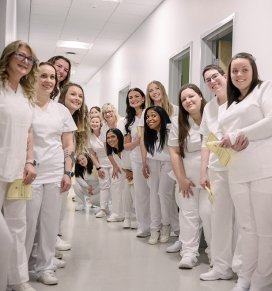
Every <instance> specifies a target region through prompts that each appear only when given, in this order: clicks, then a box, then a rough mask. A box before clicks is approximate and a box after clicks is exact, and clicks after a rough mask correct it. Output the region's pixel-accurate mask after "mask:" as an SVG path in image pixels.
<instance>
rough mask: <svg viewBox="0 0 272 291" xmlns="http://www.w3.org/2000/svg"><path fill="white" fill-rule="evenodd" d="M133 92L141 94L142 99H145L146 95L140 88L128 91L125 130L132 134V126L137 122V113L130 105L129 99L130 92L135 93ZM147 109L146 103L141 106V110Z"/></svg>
mask: <svg viewBox="0 0 272 291" xmlns="http://www.w3.org/2000/svg"><path fill="white" fill-rule="evenodd" d="M133 91H136V92H138V93H140V95H141V96H142V97H144V99H145V94H144V92H143V91H142V90H141V89H139V88H132V89H130V90H128V92H127V98H126V103H127V109H126V113H127V114H126V125H125V129H126V132H127V133H129V132H130V126H131V125H132V124H133V123H134V121H135V116H136V111H135V109H134V108H133V107H131V106H130V105H129V98H128V95H129V93H130V92H133ZM144 108H145V102H143V104H142V105H141V109H144Z"/></svg>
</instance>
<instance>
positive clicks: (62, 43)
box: [57, 40, 92, 50]
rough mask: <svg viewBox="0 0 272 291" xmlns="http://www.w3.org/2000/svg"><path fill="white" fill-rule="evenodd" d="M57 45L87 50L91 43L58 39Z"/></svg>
mask: <svg viewBox="0 0 272 291" xmlns="http://www.w3.org/2000/svg"><path fill="white" fill-rule="evenodd" d="M57 46H58V47H66V48H75V49H84V50H88V49H90V48H91V47H92V44H91V43H87V42H80V41H73V40H71V41H69V40H59V41H58V42H57Z"/></svg>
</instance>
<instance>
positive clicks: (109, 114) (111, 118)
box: [103, 107, 117, 125]
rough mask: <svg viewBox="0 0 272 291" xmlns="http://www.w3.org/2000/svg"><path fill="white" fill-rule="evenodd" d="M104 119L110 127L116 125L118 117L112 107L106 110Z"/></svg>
mask: <svg viewBox="0 0 272 291" xmlns="http://www.w3.org/2000/svg"><path fill="white" fill-rule="evenodd" d="M103 117H104V119H105V120H106V122H107V124H108V125H110V124H114V123H115V122H116V121H117V116H116V115H115V112H114V110H113V109H112V108H111V107H108V108H106V109H105V110H104V112H103Z"/></svg>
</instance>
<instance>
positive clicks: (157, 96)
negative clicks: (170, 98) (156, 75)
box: [148, 83, 162, 105]
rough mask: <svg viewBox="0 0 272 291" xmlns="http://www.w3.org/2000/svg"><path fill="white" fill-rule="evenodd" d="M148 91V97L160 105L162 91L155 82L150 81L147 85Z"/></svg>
mask: <svg viewBox="0 0 272 291" xmlns="http://www.w3.org/2000/svg"><path fill="white" fill-rule="evenodd" d="M148 93H149V97H150V99H151V100H152V101H153V102H154V105H161V102H162V91H161V89H160V87H159V86H158V85H157V84H155V83H151V84H150V85H149V87H148Z"/></svg>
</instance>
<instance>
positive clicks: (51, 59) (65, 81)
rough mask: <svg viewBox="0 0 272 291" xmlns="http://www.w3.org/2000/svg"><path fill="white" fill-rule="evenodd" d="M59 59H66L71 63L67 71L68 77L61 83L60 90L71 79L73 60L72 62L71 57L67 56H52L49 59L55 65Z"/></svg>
mask: <svg viewBox="0 0 272 291" xmlns="http://www.w3.org/2000/svg"><path fill="white" fill-rule="evenodd" d="M57 60H64V61H65V62H67V63H68V65H69V70H68V72H67V76H66V78H65V79H64V80H63V81H61V82H60V83H59V88H60V91H61V89H62V88H63V87H64V85H66V84H67V83H68V82H69V80H70V75H71V62H70V60H69V59H67V58H65V57H63V56H54V57H52V58H50V59H49V60H48V62H49V63H51V64H53V65H54V64H55V62H56V61H57Z"/></svg>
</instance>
